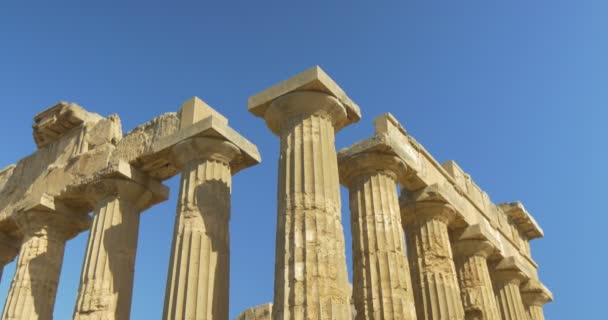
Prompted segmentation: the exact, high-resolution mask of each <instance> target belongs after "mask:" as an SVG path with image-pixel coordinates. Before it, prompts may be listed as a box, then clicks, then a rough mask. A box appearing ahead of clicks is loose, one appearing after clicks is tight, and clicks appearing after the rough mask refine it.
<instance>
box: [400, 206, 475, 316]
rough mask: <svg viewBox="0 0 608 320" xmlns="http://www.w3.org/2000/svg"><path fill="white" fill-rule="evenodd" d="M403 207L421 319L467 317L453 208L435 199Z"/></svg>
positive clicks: (417, 308)
mask: <svg viewBox="0 0 608 320" xmlns="http://www.w3.org/2000/svg"><path fill="white" fill-rule="evenodd" d="M401 209H402V213H403V215H404V219H403V220H404V225H405V231H406V238H407V246H408V254H409V256H408V258H409V260H410V266H411V268H412V283H413V286H414V299H415V301H416V311H417V314H418V319H420V320H448V319H449V320H455V319H459V320H460V319H464V309H463V307H462V302H461V301H460V288H459V287H458V279H457V276H456V269H455V266H454V260H453V258H452V247H451V244H450V238H449V234H448V222H449V221H450V220H451V219H453V217H454V216H455V213H454V209H453V208H452V207H451V206H450V205H448V204H446V203H443V202H434V201H428V202H415V203H412V204H409V205H402V207H401Z"/></svg>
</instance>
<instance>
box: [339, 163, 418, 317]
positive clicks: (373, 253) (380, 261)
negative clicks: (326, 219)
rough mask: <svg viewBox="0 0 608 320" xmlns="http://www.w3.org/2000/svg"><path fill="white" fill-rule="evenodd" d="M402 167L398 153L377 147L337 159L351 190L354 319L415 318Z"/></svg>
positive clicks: (403, 168) (346, 183)
mask: <svg viewBox="0 0 608 320" xmlns="http://www.w3.org/2000/svg"><path fill="white" fill-rule="evenodd" d="M341 153H342V152H341ZM405 171H406V167H405V164H404V163H403V161H401V160H400V159H399V158H398V157H396V156H393V155H389V154H385V153H380V152H375V153H363V154H359V155H356V156H353V157H348V158H341V159H340V175H341V180H342V182H343V183H344V184H345V185H346V186H347V187H348V188H349V191H350V211H351V225H352V236H353V296H354V300H355V308H356V311H357V316H356V318H355V319H357V320H364V319H365V320H373V319H384V320H391V319H395V320H409V319H416V309H415V306H414V296H413V293H412V284H411V279H410V270H409V264H408V261H407V257H406V255H405V239H404V234H403V229H402V225H401V214H400V211H399V199H398V194H397V182H396V181H397V177H400V176H403V175H404V174H405Z"/></svg>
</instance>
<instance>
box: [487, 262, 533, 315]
mask: <svg viewBox="0 0 608 320" xmlns="http://www.w3.org/2000/svg"><path fill="white" fill-rule="evenodd" d="M514 261H515V259H514V258H513V257H509V258H505V259H503V260H502V261H501V262H500V263H498V265H497V266H496V267H494V270H493V272H492V280H493V284H494V293H495V295H496V301H497V302H498V309H499V311H500V314H501V317H502V320H521V319H528V314H527V312H526V309H525V308H524V304H523V300H522V298H521V292H520V289H519V286H520V285H521V284H522V283H523V282H524V281H525V280H526V276H525V274H524V273H523V272H522V271H521V270H520V269H518V268H517V267H516V263H514Z"/></svg>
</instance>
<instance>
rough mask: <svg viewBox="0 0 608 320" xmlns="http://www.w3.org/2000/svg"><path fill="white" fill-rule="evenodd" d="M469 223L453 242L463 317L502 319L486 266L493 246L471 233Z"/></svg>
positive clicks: (493, 249)
mask: <svg viewBox="0 0 608 320" xmlns="http://www.w3.org/2000/svg"><path fill="white" fill-rule="evenodd" d="M476 228H479V225H477V226H473V227H469V228H468V229H467V230H465V231H464V232H463V233H462V235H461V236H460V237H459V239H457V240H456V241H455V243H454V244H453V246H452V250H453V252H454V261H455V264H456V272H457V274H458V280H459V282H460V293H461V296H462V302H463V307H464V312H465V319H466V320H501V319H500V315H499V313H498V307H497V306H496V297H495V296H494V290H493V287H492V280H491V279H490V271H489V269H488V261H487V258H488V256H489V255H490V254H491V253H492V252H494V251H495V248H494V246H492V244H491V243H490V242H489V241H488V240H485V239H483V237H481V235H480V236H479V237H477V236H475V237H473V236H471V235H470V233H471V230H472V229H476Z"/></svg>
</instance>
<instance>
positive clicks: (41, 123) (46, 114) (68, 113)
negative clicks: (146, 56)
mask: <svg viewBox="0 0 608 320" xmlns="http://www.w3.org/2000/svg"><path fill="white" fill-rule="evenodd" d="M101 118H102V117H101V116H100V115H98V114H94V113H89V112H87V111H86V110H84V109H83V108H81V107H80V106H78V105H77V104H75V103H68V102H64V101H61V102H59V103H58V104H56V105H54V106H52V107H50V108H48V109H46V110H44V111H42V112H40V113H39V114H37V115H36V116H35V117H34V124H33V125H32V128H33V129H34V141H35V142H36V145H37V146H38V148H42V147H44V146H46V145H48V144H50V143H52V142H54V141H56V140H58V139H59V138H61V136H63V135H64V134H65V133H67V132H69V131H70V130H72V129H73V128H76V127H79V126H81V125H82V124H83V123H85V122H89V121H98V120H100V119H101Z"/></svg>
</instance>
